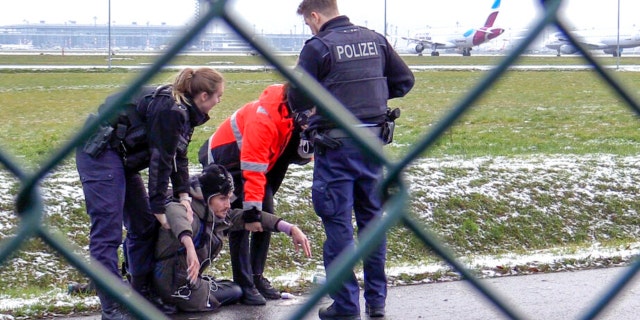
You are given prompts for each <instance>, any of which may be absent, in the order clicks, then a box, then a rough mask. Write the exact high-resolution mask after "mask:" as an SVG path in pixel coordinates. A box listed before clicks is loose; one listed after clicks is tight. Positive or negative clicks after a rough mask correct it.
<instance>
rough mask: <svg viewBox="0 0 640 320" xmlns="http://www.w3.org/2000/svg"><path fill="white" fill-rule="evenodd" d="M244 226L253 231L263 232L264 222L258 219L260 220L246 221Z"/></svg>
mask: <svg viewBox="0 0 640 320" xmlns="http://www.w3.org/2000/svg"><path fill="white" fill-rule="evenodd" d="M244 228H245V230H247V231H251V232H262V222H260V221H258V222H251V223H245V224H244Z"/></svg>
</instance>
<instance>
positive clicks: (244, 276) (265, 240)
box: [229, 171, 273, 288]
mask: <svg viewBox="0 0 640 320" xmlns="http://www.w3.org/2000/svg"><path fill="white" fill-rule="evenodd" d="M230 173H231V175H232V176H233V183H234V186H235V189H236V191H235V194H236V195H239V196H238V199H236V201H234V202H233V203H232V204H231V207H232V208H242V199H243V197H242V193H243V188H242V178H241V173H240V171H231V172H230ZM262 210H263V211H266V212H269V213H273V192H272V191H271V187H270V186H269V182H268V180H267V186H266V187H265V194H264V199H263V202H262ZM249 235H251V237H249ZM270 243H271V232H268V231H263V232H249V231H247V230H240V231H231V232H229V256H230V257H231V268H232V271H233V281H234V282H235V283H237V284H238V285H240V286H241V287H243V288H246V287H252V286H253V285H254V283H253V275H254V274H255V275H261V274H262V273H263V272H264V266H265V264H266V261H267V254H268V253H269V245H270ZM247 253H249V254H248V255H247Z"/></svg>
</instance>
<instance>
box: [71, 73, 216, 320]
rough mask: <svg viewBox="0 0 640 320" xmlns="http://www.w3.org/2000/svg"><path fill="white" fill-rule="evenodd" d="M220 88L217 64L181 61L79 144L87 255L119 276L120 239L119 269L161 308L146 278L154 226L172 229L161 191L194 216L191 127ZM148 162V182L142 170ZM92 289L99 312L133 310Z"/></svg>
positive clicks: (117, 315) (203, 117) (116, 314)
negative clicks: (183, 64)
mask: <svg viewBox="0 0 640 320" xmlns="http://www.w3.org/2000/svg"><path fill="white" fill-rule="evenodd" d="M223 93H224V78H223V76H222V75H221V74H220V73H219V72H218V71H216V70H213V69H211V68H199V69H193V68H185V69H183V70H182V71H181V72H180V73H179V74H178V75H177V77H176V78H175V81H174V83H173V84H169V85H163V86H157V87H146V86H145V87H143V88H142V89H141V90H139V92H138V94H136V95H135V96H134V97H133V98H132V99H131V100H130V101H129V102H128V103H127V106H123V109H124V110H123V111H122V112H121V114H120V115H119V116H118V117H117V118H116V119H114V120H113V121H109V122H107V123H105V124H104V125H103V126H101V128H100V129H99V130H98V134H97V135H94V136H92V137H91V138H89V139H88V140H87V143H85V144H84V145H81V146H79V147H78V150H77V151H76V166H77V170H78V174H79V176H80V181H81V182H82V188H83V191H84V197H85V204H86V209H87V213H88V214H89V217H90V221H91V230H90V234H89V252H90V256H91V257H92V258H93V259H94V260H96V261H97V262H99V263H101V264H102V265H103V266H104V267H106V268H107V270H109V271H110V272H111V273H113V274H114V275H115V276H117V277H118V278H119V279H122V275H121V270H120V268H119V267H118V266H119V264H118V262H119V261H118V247H119V246H120V244H123V250H124V258H125V261H126V268H123V269H126V271H127V273H128V275H129V276H128V279H129V281H130V283H131V287H132V288H133V289H134V290H135V291H137V292H138V293H139V294H141V295H142V296H144V297H145V298H147V299H148V300H150V301H151V302H154V304H155V305H156V306H157V307H159V308H160V309H161V311H163V312H165V313H173V312H175V309H174V308H169V307H168V306H165V305H163V304H162V302H161V300H160V299H159V298H157V297H155V296H154V293H153V290H151V279H152V276H153V275H152V273H153V266H154V257H153V256H154V246H155V243H156V238H157V235H158V229H159V227H162V228H165V229H168V228H169V224H168V222H167V218H166V216H165V200H166V192H167V190H168V187H169V182H171V186H172V190H173V192H174V194H175V196H176V197H177V198H178V199H179V203H180V204H181V205H183V206H184V207H185V208H186V214H187V218H188V219H189V220H192V219H193V211H192V210H191V198H190V196H189V170H188V158H187V147H188V145H189V142H190V141H191V135H192V134H193V130H194V128H195V127H196V126H199V125H202V124H203V123H205V122H206V121H207V120H209V116H208V113H209V111H211V109H212V108H213V107H214V106H216V105H217V104H218V103H220V99H221V97H222V95H223ZM118 94H119V93H118ZM118 94H114V95H111V96H109V97H107V100H106V102H105V103H104V104H103V106H102V107H104V106H109V105H111V104H110V103H109V100H110V99H111V100H112V99H114V98H115V97H118ZM98 112H100V109H98ZM147 169H148V182H147V186H146V187H145V185H144V182H143V179H142V176H141V171H143V170H147ZM123 226H124V228H126V239H125V241H124V243H123V241H122V236H123ZM96 289H97V293H98V297H99V298H100V303H101V306H102V319H128V318H129V317H130V316H129V315H128V313H127V312H126V311H125V310H123V309H122V306H121V305H120V304H119V303H117V302H116V301H115V299H113V297H111V296H110V295H109V294H108V293H107V292H105V291H104V290H102V288H99V287H98V288H96Z"/></svg>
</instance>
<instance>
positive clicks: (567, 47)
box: [560, 44, 578, 54]
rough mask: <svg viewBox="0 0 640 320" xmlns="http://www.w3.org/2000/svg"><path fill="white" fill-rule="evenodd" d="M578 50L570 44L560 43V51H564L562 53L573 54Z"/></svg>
mask: <svg viewBox="0 0 640 320" xmlns="http://www.w3.org/2000/svg"><path fill="white" fill-rule="evenodd" d="M577 51H578V49H577V48H576V47H574V46H572V45H568V44H565V45H562V46H560V52H561V53H564V54H573V53H576V52H577Z"/></svg>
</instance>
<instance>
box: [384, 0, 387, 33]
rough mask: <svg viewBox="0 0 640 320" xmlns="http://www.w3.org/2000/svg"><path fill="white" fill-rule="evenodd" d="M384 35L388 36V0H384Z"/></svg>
mask: <svg viewBox="0 0 640 320" xmlns="http://www.w3.org/2000/svg"><path fill="white" fill-rule="evenodd" d="M384 36H385V37H386V36H387V0H384Z"/></svg>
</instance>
